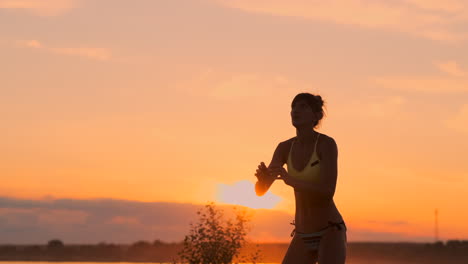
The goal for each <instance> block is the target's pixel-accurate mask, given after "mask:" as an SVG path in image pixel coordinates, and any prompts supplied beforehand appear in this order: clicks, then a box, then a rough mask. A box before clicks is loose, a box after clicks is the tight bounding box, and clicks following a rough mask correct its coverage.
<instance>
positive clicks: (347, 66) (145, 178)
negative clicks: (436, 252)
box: [0, 0, 468, 242]
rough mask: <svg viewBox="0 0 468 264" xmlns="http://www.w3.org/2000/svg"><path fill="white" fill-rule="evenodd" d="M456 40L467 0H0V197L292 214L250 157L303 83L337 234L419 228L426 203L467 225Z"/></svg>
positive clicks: (6, 213) (460, 49)
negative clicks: (312, 107) (313, 105)
mask: <svg viewBox="0 0 468 264" xmlns="http://www.w3.org/2000/svg"><path fill="white" fill-rule="evenodd" d="M467 47H468V3H467V2H466V1H464V0H443V1H442V0H441V1H437V0H396V1H383V0H377V1H371V0H365V1H361V0H359V1H358V0H348V1H344V0H343V1H339V0H330V1H305V0H289V1H280V0H271V1H264V0H155V1H150V0H139V1H130V0H37V1H35V0H0V117H1V122H0V146H1V151H0V177H1V185H0V194H1V197H0V198H5V199H7V198H8V199H18V200H21V199H29V201H36V200H42V199H63V198H68V199H76V200H83V199H90V200H92V199H95V198H112V199H119V200H131V201H136V202H169V203H192V204H203V203H206V202H207V201H217V202H219V203H234V204H241V205H245V206H249V207H254V208H258V207H259V208H269V209H272V210H279V211H282V212H284V213H287V214H292V213H293V211H294V200H293V198H294V197H293V192H292V190H291V189H290V187H287V186H286V185H284V184H283V183H282V182H277V183H275V184H274V185H273V187H272V189H271V190H270V192H269V193H268V194H267V195H266V196H265V197H263V198H257V197H255V196H254V193H253V183H254V182H255V177H254V172H255V169H256V166H257V164H258V163H259V162H260V161H265V162H266V163H268V162H269V161H270V159H271V156H272V153H273V151H274V149H275V147H276V145H277V144H278V143H279V142H280V141H283V140H286V139H288V138H290V137H293V136H295V129H294V127H293V126H292V125H291V122H290V117H289V111H290V103H291V100H292V98H293V97H294V96H295V95H296V94H297V93H299V92H311V93H317V94H320V95H321V96H322V97H323V98H324V100H325V101H326V105H327V111H326V113H327V116H326V118H325V119H324V120H323V123H322V126H321V127H320V128H319V129H318V131H319V132H321V133H325V134H327V135H329V136H331V137H333V138H334V139H335V140H336V142H337V144H338V148H339V160H338V164H339V174H338V184H337V190H336V194H335V202H336V204H337V206H338V208H339V209H340V211H341V213H342V214H343V216H344V218H345V220H346V222H347V223H348V225H349V227H350V230H349V239H350V240H351V241H353V240H359V239H361V236H358V235H357V233H354V234H353V229H354V230H368V232H376V233H379V234H380V233H382V235H380V236H379V237H378V240H392V239H393V237H392V236H391V234H400V235H401V237H400V239H403V240H408V241H411V240H422V241H432V239H433V236H434V210H435V209H438V211H439V232H440V238H441V239H463V238H467V237H468V224H467V223H468V210H466V204H467V202H468V195H467V193H466V190H467V187H468V162H467V156H468V48H467ZM15 201H16V200H15ZM18 210H19V211H18ZM21 210H25V209H24V208H23V209H19V208H16V207H14V206H13V205H6V204H3V205H2V203H0V233H1V231H2V228H3V230H7V229H8V228H10V227H8V225H7V224H8V223H13V222H15V221H16V220H14V219H17V218H16V217H17V216H15V217H13V216H11V214H13V213H15V214H17V213H18V212H20V211H21ZM70 210H71V209H70ZM21 212H23V211H21ZM34 214H36V213H32V214H31V215H34ZM37 214H39V212H37ZM160 217H162V218H164V216H163V215H161V216H160ZM12 219H13V220H12ZM118 219H121V218H118ZM132 221H133V220H132ZM135 221H136V220H135ZM124 222H125V221H124ZM15 223H17V222H15ZM281 225H284V226H286V227H287V228H290V226H289V222H284V223H281ZM8 230H9V229H8ZM386 234H388V235H386ZM58 235H60V234H58ZM268 238H269V236H268V234H265V240H268ZM275 239H276V238H275ZM288 239H289V238H288V237H284V240H288ZM362 239H364V238H362ZM277 240H281V239H279V238H278V239H277ZM0 242H2V241H0Z"/></svg>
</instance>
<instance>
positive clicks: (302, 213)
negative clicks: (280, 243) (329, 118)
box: [285, 134, 343, 233]
mask: <svg viewBox="0 0 468 264" xmlns="http://www.w3.org/2000/svg"><path fill="white" fill-rule="evenodd" d="M325 137H326V136H325V135H323V134H318V135H317V137H316V138H318V140H317V139H316V140H315V141H314V142H313V143H312V145H311V146H310V145H301V144H300V143H298V142H297V141H296V138H292V139H289V140H288V141H286V143H287V145H288V147H287V148H285V149H287V151H288V153H285V154H286V155H285V157H287V160H286V163H287V165H288V172H289V173H290V174H291V176H292V177H296V178H298V179H300V180H303V181H308V182H312V183H317V182H318V181H320V177H323V175H321V174H320V157H321V156H322V155H321V153H323V151H326V149H323V144H321V140H322V141H323V140H324V139H326V138H325ZM317 160H318V162H317ZM294 196H295V200H296V215H295V225H296V231H298V232H301V233H311V232H316V231H318V230H321V229H323V228H324V227H326V226H327V225H328V222H329V221H332V222H341V221H342V220H343V218H342V216H341V214H340V213H339V211H338V209H337V207H336V205H335V202H334V201H333V199H331V200H327V201H324V200H318V199H316V198H315V197H314V196H313V195H311V194H310V193H307V192H304V191H298V190H294Z"/></svg>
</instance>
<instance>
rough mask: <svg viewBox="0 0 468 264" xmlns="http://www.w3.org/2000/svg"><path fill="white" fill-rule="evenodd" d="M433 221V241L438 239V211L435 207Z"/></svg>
mask: <svg viewBox="0 0 468 264" xmlns="http://www.w3.org/2000/svg"><path fill="white" fill-rule="evenodd" d="M434 217H435V223H434V235H435V242H437V241H439V219H438V218H439V212H438V210H437V209H435V212H434Z"/></svg>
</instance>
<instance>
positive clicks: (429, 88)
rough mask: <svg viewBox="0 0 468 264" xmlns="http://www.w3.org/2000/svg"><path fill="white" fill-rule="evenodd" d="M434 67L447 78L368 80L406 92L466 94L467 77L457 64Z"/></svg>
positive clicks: (435, 64) (448, 62) (399, 77)
mask: <svg viewBox="0 0 468 264" xmlns="http://www.w3.org/2000/svg"><path fill="white" fill-rule="evenodd" d="M434 66H435V67H437V68H438V70H439V71H440V72H441V73H443V74H444V75H448V76H440V77H439V76H430V75H426V76H414V77H412V76H409V77H408V76H404V77H403V76H388V77H376V78H370V79H369V81H370V82H371V83H372V84H374V85H378V86H380V87H384V88H388V89H393V90H401V91H406V92H424V93H431V94H449V93H466V92H468V78H466V77H467V76H468V74H467V71H465V70H464V69H463V68H462V67H461V66H460V65H459V64H458V63H457V62H455V61H446V62H438V63H434Z"/></svg>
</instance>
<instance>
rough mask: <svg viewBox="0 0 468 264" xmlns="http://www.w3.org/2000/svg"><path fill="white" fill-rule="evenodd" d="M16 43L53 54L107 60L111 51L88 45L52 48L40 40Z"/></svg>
mask: <svg viewBox="0 0 468 264" xmlns="http://www.w3.org/2000/svg"><path fill="white" fill-rule="evenodd" d="M17 44H18V45H19V46H20V47H26V48H35V49H40V50H44V51H46V52H50V53H54V54H61V55H69V56H77V57H84V58H88V59H92V60H99V61H107V60H110V59H111V58H112V53H111V51H110V50H109V49H105V48H90V47H74V48H54V47H47V46H45V45H43V44H42V43H41V42H39V41H38V40H26V41H18V42H17Z"/></svg>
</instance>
